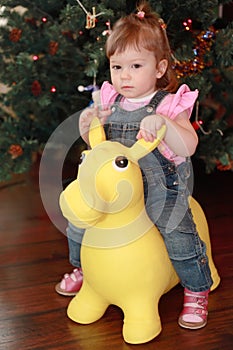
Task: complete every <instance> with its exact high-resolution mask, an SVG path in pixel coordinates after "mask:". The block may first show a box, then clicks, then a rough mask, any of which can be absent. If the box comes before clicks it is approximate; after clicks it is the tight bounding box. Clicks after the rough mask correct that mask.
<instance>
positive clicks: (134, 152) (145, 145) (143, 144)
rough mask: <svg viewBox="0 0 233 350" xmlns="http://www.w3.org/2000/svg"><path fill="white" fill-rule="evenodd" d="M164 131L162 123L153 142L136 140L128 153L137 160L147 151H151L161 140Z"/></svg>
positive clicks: (164, 126)
mask: <svg viewBox="0 0 233 350" xmlns="http://www.w3.org/2000/svg"><path fill="white" fill-rule="evenodd" d="M165 133H166V125H163V126H162V127H161V128H160V129H159V130H158V131H157V136H156V139H155V140H154V141H153V142H148V141H145V140H144V139H140V140H138V141H137V142H136V143H135V144H134V145H133V146H132V147H131V148H130V155H131V156H132V158H133V159H135V160H138V159H140V158H142V157H144V156H146V155H147V154H148V153H150V152H151V151H153V150H154V149H155V148H156V147H157V146H158V145H159V144H160V142H161V141H162V139H163V138H164V135H165Z"/></svg>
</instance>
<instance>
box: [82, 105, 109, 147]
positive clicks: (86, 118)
mask: <svg viewBox="0 0 233 350" xmlns="http://www.w3.org/2000/svg"><path fill="white" fill-rule="evenodd" d="M111 113H112V111H111V109H107V110H104V111H99V108H98V107H94V108H91V107H89V108H86V109H84V111H83V112H82V113H81V114H80V118H79V131H80V135H81V137H82V139H83V140H84V141H85V142H86V143H87V144H88V145H89V138H88V134H89V128H90V124H91V121H92V120H93V118H95V117H98V118H99V119H100V121H101V124H102V125H104V123H105V122H106V120H107V118H108V116H109V115H110V114H111Z"/></svg>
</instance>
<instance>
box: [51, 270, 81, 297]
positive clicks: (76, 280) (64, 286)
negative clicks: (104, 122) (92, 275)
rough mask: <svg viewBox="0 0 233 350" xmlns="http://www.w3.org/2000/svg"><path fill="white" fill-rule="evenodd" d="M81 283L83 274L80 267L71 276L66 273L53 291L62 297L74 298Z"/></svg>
mask: <svg viewBox="0 0 233 350" xmlns="http://www.w3.org/2000/svg"><path fill="white" fill-rule="evenodd" d="M82 283H83V272H82V269H81V267H78V268H76V269H74V270H73V272H72V273H71V274H68V273H66V274H65V275H64V277H63V279H62V280H61V282H59V283H58V284H57V285H56V286H55V290H56V292H57V293H58V294H61V295H64V296H74V295H76V294H77V293H78V291H79V290H80V288H81V286H82Z"/></svg>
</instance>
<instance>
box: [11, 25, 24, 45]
mask: <svg viewBox="0 0 233 350" xmlns="http://www.w3.org/2000/svg"><path fill="white" fill-rule="evenodd" d="M22 32H23V31H22V30H21V29H18V28H13V29H12V30H11V32H10V34H9V38H10V41H12V42H13V43H17V42H18V41H19V40H20V38H21V35H22Z"/></svg>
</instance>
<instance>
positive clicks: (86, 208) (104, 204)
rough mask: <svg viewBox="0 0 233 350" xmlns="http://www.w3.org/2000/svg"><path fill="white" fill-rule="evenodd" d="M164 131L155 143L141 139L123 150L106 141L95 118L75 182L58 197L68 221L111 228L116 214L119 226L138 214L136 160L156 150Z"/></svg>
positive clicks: (140, 192) (139, 185)
mask: <svg viewBox="0 0 233 350" xmlns="http://www.w3.org/2000/svg"><path fill="white" fill-rule="evenodd" d="M165 131H166V127H165V126H163V127H162V128H161V129H160V130H159V131H158V132H157V138H156V139H155V140H154V142H146V141H145V140H144V139H140V140H138V141H137V142H136V143H134V145H133V146H132V147H126V146H124V145H122V144H120V143H119V142H113V141H106V136H105V132H104V128H103V126H102V125H101V124H100V122H99V119H98V118H95V119H94V120H93V121H92V123H91V127H90V132H89V141H90V146H91V150H86V151H84V152H83V153H82V155H81V159H82V162H81V164H80V166H79V171H78V177H77V179H76V180H75V181H73V182H72V183H71V184H70V185H69V186H68V187H67V188H66V189H65V190H64V191H63V192H62V194H61V196H60V207H61V209H62V212H63V215H64V216H65V217H66V218H67V219H68V221H69V222H71V223H72V224H74V225H75V226H77V227H83V228H88V227H92V226H99V227H101V225H103V222H105V225H106V220H107V222H109V223H110V222H111V225H113V221H114V217H116V215H117V218H116V220H117V221H118V222H119V220H120V221H121V223H122V220H123V222H124V220H128V219H129V217H130V215H137V214H138V213H139V212H140V211H141V210H142V206H144V196H143V184H142V176H141V170H140V167H139V165H138V160H139V159H140V158H142V157H144V156H146V155H147V154H148V153H149V152H151V151H152V150H153V149H154V148H155V147H157V145H158V144H159V143H160V141H161V140H162V138H163V137H164V134H165ZM126 212H127V214H126ZM132 213H134V214H132Z"/></svg>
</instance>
